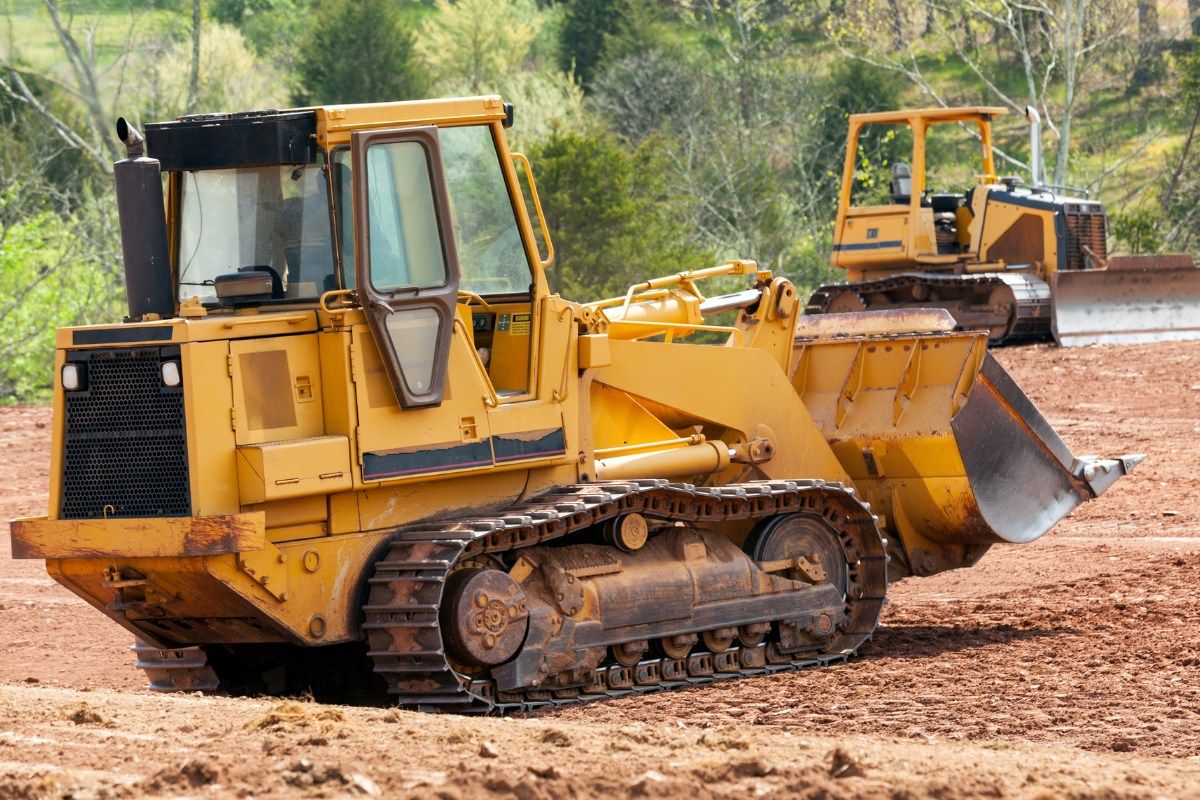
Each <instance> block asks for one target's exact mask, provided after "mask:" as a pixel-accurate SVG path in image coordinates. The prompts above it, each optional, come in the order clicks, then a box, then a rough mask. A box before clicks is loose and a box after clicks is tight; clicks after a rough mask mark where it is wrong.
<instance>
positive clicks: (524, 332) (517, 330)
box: [508, 314, 533, 336]
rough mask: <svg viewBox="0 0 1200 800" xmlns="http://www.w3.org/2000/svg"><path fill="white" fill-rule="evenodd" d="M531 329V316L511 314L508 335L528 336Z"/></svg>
mask: <svg viewBox="0 0 1200 800" xmlns="http://www.w3.org/2000/svg"><path fill="white" fill-rule="evenodd" d="M532 328H533V314H513V315H512V326H511V327H510V328H509V331H508V332H509V333H511V334H512V335H513V336H528V335H529V331H530V330H531V329H532Z"/></svg>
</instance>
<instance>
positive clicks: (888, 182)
mask: <svg viewBox="0 0 1200 800" xmlns="http://www.w3.org/2000/svg"><path fill="white" fill-rule="evenodd" d="M1004 113H1005V109H1003V108H993V107H979V108H965V109H962V108H960V109H920V110H913V111H896V112H883V113H873V114H855V115H852V116H851V117H850V136H849V141H848V142H847V152H846V162H845V169H844V173H843V180H842V193H841V198H840V201H839V204H838V220H837V230H836V234H835V239H834V248H833V250H834V252H833V260H834V264H835V265H836V266H841V267H845V268H849V269H855V268H857V269H859V270H866V271H869V270H870V269H872V268H873V267H875V268H888V269H891V268H895V267H896V266H897V265H898V263H897V262H898V261H900V262H903V261H908V262H910V263H911V264H912V265H913V266H918V265H920V264H947V263H949V264H952V263H954V262H955V261H958V260H960V259H962V258H964V257H967V256H968V255H970V254H971V252H972V250H973V248H974V246H973V240H972V237H971V227H972V222H973V221H974V220H975V218H976V216H978V212H979V211H980V209H981V204H982V201H983V194H981V193H978V192H977V189H979V188H981V187H983V186H987V185H991V184H995V183H996V182H997V178H996V174H995V162H994V159H993V154H992V130H991V123H992V118H993V117H994V116H996V115H999V114H1004ZM968 164H969V165H974V166H976V167H977V168H978V169H979V171H978V172H974V170H973V169H971V168H970V167H967V168H964V167H962V166H961V165H968ZM882 169H887V170H888V173H887V176H886V177H882V176H879V175H878V174H877V173H878V172H879V171H881V170H882ZM964 170H970V171H964ZM960 172H961V173H962V174H959V173H960Z"/></svg>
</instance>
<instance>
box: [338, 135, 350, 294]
mask: <svg viewBox="0 0 1200 800" xmlns="http://www.w3.org/2000/svg"><path fill="white" fill-rule="evenodd" d="M351 175H352V167H351V166H350V149H349V148H343V149H339V150H335V151H334V152H333V198H334V199H333V201H334V203H335V205H336V208H337V217H338V227H337V231H336V233H337V237H338V249H340V250H341V251H342V285H343V286H345V287H346V288H347V289H353V288H354V191H353V189H352V185H351Z"/></svg>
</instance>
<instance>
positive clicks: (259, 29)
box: [207, 0, 313, 61]
mask: <svg viewBox="0 0 1200 800" xmlns="http://www.w3.org/2000/svg"><path fill="white" fill-rule="evenodd" d="M312 5H313V0H210V2H209V3H208V6H207V8H208V14H209V16H210V17H212V18H213V19H215V20H217V21H218V22H221V23H224V24H226V25H232V26H233V27H235V28H237V29H238V30H240V31H241V32H242V35H243V36H245V37H246V40H247V41H248V42H250V43H251V44H252V45H254V49H255V50H256V51H257V52H258V54H259V55H265V54H266V53H268V52H270V53H271V54H272V55H273V57H274V58H275V59H276V60H284V61H287V60H289V59H288V58H287V57H288V56H294V55H295V53H294V50H295V45H296V43H297V41H298V40H299V39H300V38H301V37H302V34H303V31H304V23H305V20H306V19H307V18H308V16H309V14H310V13H311V10H310V9H311V7H312Z"/></svg>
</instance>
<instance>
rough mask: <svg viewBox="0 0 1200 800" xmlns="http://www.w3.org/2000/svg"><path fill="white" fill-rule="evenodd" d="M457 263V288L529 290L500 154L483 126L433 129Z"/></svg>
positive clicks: (527, 268)
mask: <svg viewBox="0 0 1200 800" xmlns="http://www.w3.org/2000/svg"><path fill="white" fill-rule="evenodd" d="M438 136H439V139H440V140H441V146H442V153H443V154H444V163H445V170H446V186H447V188H448V189H449V191H450V211H451V214H452V215H453V217H454V239H455V242H456V244H457V247H458V257H459V262H460V263H461V264H462V288H463V289H467V290H469V291H472V292H475V293H476V294H481V295H489V294H516V293H525V292H528V291H529V285H530V283H531V282H532V274H531V270H530V266H529V258H528V256H527V255H526V253H525V245H524V243H523V242H522V241H521V231H520V229H519V228H518V227H517V216H516V210H515V209H514V207H513V201H512V198H511V197H509V193H508V186H507V185H506V184H505V182H504V172H503V171H502V170H501V167H500V156H499V154H498V153H497V151H496V143H495V141H494V140H493V139H492V132H491V129H490V128H489V127H488V126H487V125H466V126H462V127H456V128H442V129H440V130H439V131H438Z"/></svg>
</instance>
